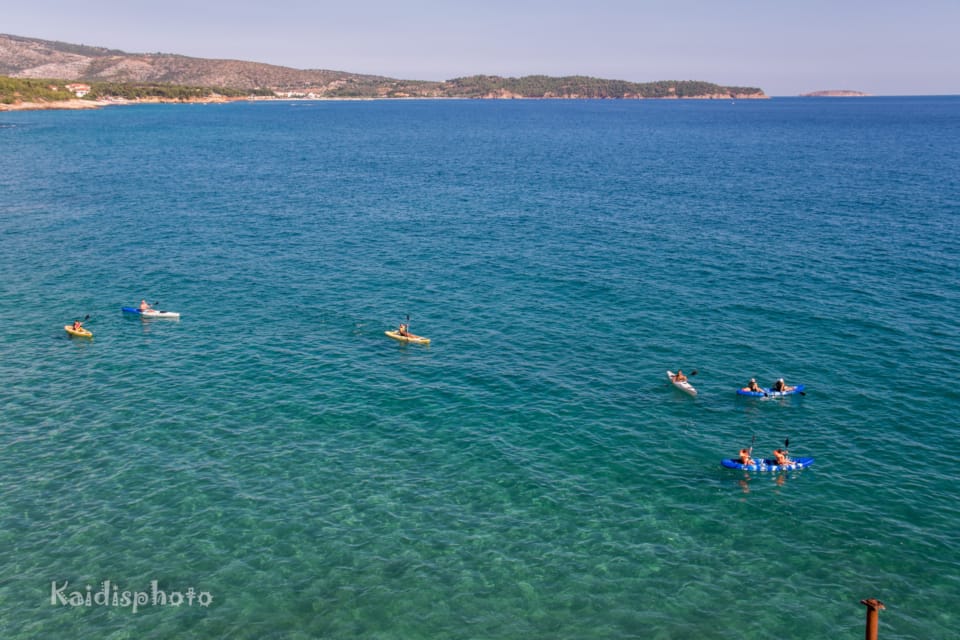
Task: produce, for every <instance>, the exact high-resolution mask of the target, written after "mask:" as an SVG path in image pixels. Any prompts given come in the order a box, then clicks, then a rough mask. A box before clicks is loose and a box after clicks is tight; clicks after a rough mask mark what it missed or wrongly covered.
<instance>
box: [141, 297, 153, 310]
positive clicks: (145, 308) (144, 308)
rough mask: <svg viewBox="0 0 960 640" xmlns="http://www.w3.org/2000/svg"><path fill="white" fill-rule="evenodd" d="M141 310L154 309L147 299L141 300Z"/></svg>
mask: <svg viewBox="0 0 960 640" xmlns="http://www.w3.org/2000/svg"><path fill="white" fill-rule="evenodd" d="M140 311H141V312H142V311H153V307H151V306H150V305H149V304H147V301H146V300H141V301H140Z"/></svg>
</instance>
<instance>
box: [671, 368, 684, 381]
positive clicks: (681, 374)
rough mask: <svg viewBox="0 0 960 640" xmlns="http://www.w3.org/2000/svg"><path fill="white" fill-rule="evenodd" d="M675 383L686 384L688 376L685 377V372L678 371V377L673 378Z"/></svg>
mask: <svg viewBox="0 0 960 640" xmlns="http://www.w3.org/2000/svg"><path fill="white" fill-rule="evenodd" d="M673 381H674V382H686V381H687V376H685V375H683V371H681V370H680V369H677V375H675V376H673Z"/></svg>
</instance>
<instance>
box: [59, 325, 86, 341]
mask: <svg viewBox="0 0 960 640" xmlns="http://www.w3.org/2000/svg"><path fill="white" fill-rule="evenodd" d="M63 328H64V330H65V331H66V332H67V333H69V334H70V335H72V336H76V337H78V338H92V337H93V334H92V333H90V332H89V331H87V330H86V329H84V328H83V327H80V328H79V329H74V328H73V325H72V324H68V325H64V327H63Z"/></svg>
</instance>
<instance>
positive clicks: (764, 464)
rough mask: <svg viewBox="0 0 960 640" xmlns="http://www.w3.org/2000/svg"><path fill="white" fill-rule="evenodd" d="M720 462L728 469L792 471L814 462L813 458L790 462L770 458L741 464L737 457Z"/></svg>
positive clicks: (795, 459) (797, 459)
mask: <svg viewBox="0 0 960 640" xmlns="http://www.w3.org/2000/svg"><path fill="white" fill-rule="evenodd" d="M720 464H722V465H723V466H725V467H726V468H727V469H743V470H744V471H790V470H792V469H805V468H806V467H809V466H810V465H812V464H813V458H793V460H792V462H791V463H790V464H777V463H776V461H775V460H771V459H770V458H766V459H760V460H755V461H754V464H740V461H739V460H737V459H736V458H727V459H725V460H721V461H720Z"/></svg>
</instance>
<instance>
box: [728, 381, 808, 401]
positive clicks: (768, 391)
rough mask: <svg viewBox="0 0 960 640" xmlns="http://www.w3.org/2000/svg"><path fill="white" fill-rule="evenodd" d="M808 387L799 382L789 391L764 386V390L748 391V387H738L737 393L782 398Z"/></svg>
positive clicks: (752, 396) (755, 396) (756, 396)
mask: <svg viewBox="0 0 960 640" xmlns="http://www.w3.org/2000/svg"><path fill="white" fill-rule="evenodd" d="M805 388H806V385H802V384H798V385H797V386H795V387H794V388H793V389H790V390H789V391H774V390H773V389H768V388H767V387H763V391H747V390H746V389H737V394H738V395H741V396H750V397H751V398H782V397H783V396H792V395H793V394H795V393H800V392H802V391H803V390H804V389H805Z"/></svg>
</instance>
